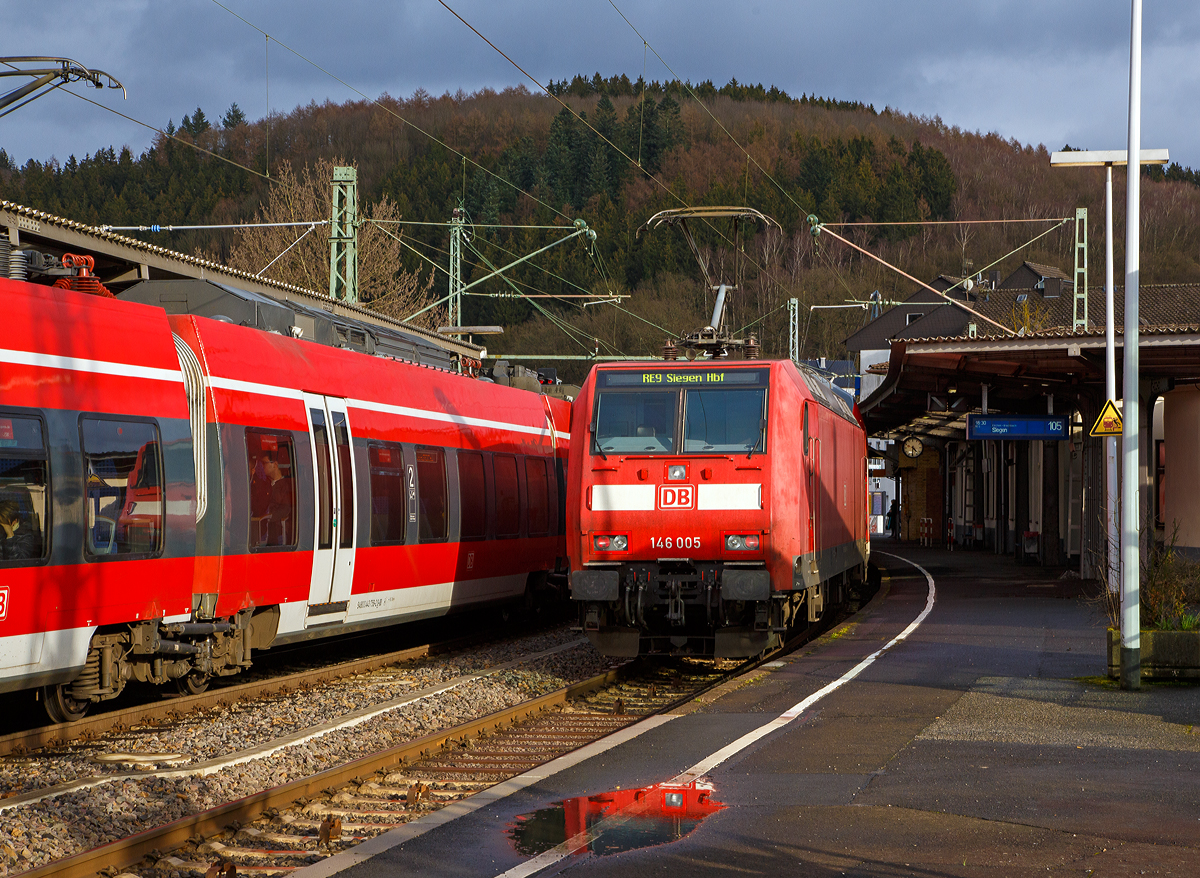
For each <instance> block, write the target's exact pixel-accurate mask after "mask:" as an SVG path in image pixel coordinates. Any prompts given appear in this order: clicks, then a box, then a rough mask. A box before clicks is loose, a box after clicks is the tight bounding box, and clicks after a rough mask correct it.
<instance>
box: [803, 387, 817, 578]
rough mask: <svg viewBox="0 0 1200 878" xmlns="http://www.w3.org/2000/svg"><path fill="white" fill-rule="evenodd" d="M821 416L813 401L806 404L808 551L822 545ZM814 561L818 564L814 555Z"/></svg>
mask: <svg viewBox="0 0 1200 878" xmlns="http://www.w3.org/2000/svg"><path fill="white" fill-rule="evenodd" d="M819 424H820V418H819V417H818V410H817V407H816V406H815V405H813V404H812V403H811V402H808V403H805V404H804V414H803V427H802V430H803V434H804V474H805V479H806V484H805V488H806V489H807V490H806V492H805V493H807V494H808V510H807V512H808V551H809V552H814V553H815V552H816V551H817V550H818V549H819V548H820V547H821V530H820V528H821V440H820V436H819V433H818V429H817V427H818V425H819ZM812 563H813V564H814V565H815V564H816V557H815V555H814V557H813V559H812Z"/></svg>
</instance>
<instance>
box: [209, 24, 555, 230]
mask: <svg viewBox="0 0 1200 878" xmlns="http://www.w3.org/2000/svg"><path fill="white" fill-rule="evenodd" d="M212 2H213V3H215V4H216V5H217V6H219V7H220V8H222V9H224V10H225V11H226V12H228V13H229V14H230V15H232V16H233V17H234V18H236V19H237V20H238V21H240V22H242V23H243V24H245V25H246V26H247V27H250V28H253V29H254V30H256V31H258V32H259V33H260V34H262V35H263V36H267V32H266V31H265V30H263V29H262V28H261V27H259V26H258V25H257V24H255V23H254V22H252V21H250V20H249V19H247V18H246V17H244V16H242V15H239V14H238V13H237V12H234V11H233V10H232V9H230V8H229V7H228V6H226V5H225V4H224V3H222V2H221V0H212ZM442 5H443V6H445V4H444V3H443V4H442ZM446 8H447V9H449V8H450V7H448V6H447V7H446ZM451 11H452V12H453V10H451ZM456 15H457V13H456ZM460 20H461V18H460ZM472 30H474V28H472ZM476 33H478V31H476ZM270 39H271V40H274V41H275V42H276V43H278V44H279V45H280V46H282V47H283V48H284V49H286V50H287V51H289V52H291V53H292V54H293V55H295V56H296V57H297V58H299V59H300V60H301V61H304V62H305V63H307V64H309V65H311V66H312V67H314V68H316V69H317V70H319V71H321V72H322V73H324V74H325V75H326V76H328V77H329V78H330V79H333V80H334V81H335V82H337V83H339V84H340V85H342V86H344V87H345V88H347V89H349V90H350V91H352V92H353V93H354V94H356V95H358V96H359V97H361V98H362V99H363V100H364V101H367V102H368V103H370V104H372V105H374V106H376V107H378V108H379V109H381V110H382V111H383V112H385V113H387V114H388V115H389V116H392V117H393V118H395V119H398V120H400V121H401V122H403V123H404V124H405V125H407V126H409V127H410V128H412V129H413V130H414V131H417V132H419V133H420V134H423V135H424V136H425V137H428V138H429V139H430V140H431V141H433V142H434V143H436V144H438V145H439V146H441V147H443V148H444V149H446V150H447V151H449V152H451V153H453V154H454V155H456V156H458V157H459V158H461V159H462V160H463V161H464V162H470V163H471V165H472V166H474V167H476V168H478V169H479V170H481V171H483V172H484V173H485V174H488V175H489V176H491V177H494V178H495V179H497V180H499V181H500V182H501V183H503V184H504V185H506V186H508V187H509V188H511V189H513V190H514V191H516V192H519V193H520V194H522V195H524V196H526V197H528V198H529V199H530V200H532V201H535V202H536V203H538V204H540V205H542V206H543V207H545V208H546V209H547V210H549V211H550V212H551V213H554V214H557V215H558V216H561V217H562V218H563V219H566V220H571V219H572V218H571V217H569V216H567V215H566V214H565V213H563V212H562V211H561V210H559V209H558V208H556V207H554V205H552V204H549V203H548V202H546V201H543V200H542V199H540V198H538V197H537V196H536V195H534V194H533V193H531V192H526V191H525V190H524V189H522V188H521V187H520V186H518V185H517V184H516V183H513V182H512V181H511V180H509V179H507V178H505V177H502V176H501V175H500V174H497V173H496V172H495V171H493V170H491V169H490V168H486V167H484V166H483V165H481V164H480V163H479V162H477V161H475V160H474V159H473V158H471V157H470V156H468V155H467V154H466V153H464V152H462V151H460V150H457V149H455V148H454V147H453V146H451V145H450V144H448V143H446V142H445V141H443V140H441V139H439V138H438V137H436V136H434V135H433V134H431V133H430V132H428V131H426V130H425V129H424V128H422V127H421V126H419V125H417V124H416V123H415V122H412V121H410V120H408V119H406V118H405V117H404V116H402V115H400V114H399V113H397V112H396V111H395V110H393V109H392V108H391V107H388V106H387V105H385V104H383V103H381V102H380V101H379V100H377V99H375V98H372V97H370V96H369V95H367V94H366V93H365V92H363V91H361V90H359V89H357V88H355V87H354V86H353V85H351V84H350V83H348V82H346V80H344V79H342V78H341V77H340V76H338V75H337V74H335V73H333V72H331V71H329V70H327V69H325V68H324V67H322V66H321V65H320V64H318V63H317V62H316V61H314V60H312V59H311V58H309V57H308V56H307V55H304V54H303V53H302V52H299V51H297V50H296V49H293V48H292V47H291V46H290V45H288V44H287V43H285V42H283V41H281V40H280V39H279V38H278V37H270ZM506 57H507V56H506ZM522 72H524V71H522ZM526 75H528V74H526Z"/></svg>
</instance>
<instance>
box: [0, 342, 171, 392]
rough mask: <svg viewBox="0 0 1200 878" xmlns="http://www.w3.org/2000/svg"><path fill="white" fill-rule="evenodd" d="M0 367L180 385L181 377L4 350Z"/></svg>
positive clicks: (150, 369)
mask: <svg viewBox="0 0 1200 878" xmlns="http://www.w3.org/2000/svg"><path fill="white" fill-rule="evenodd" d="M0 363H12V364H13V365H15V366H36V367H38V368H40V369H65V370H68V371H70V372H88V373H91V374H93V375H118V376H120V377H122V378H146V379H149V380H151V381H172V382H174V383H176V384H182V383H183V373H182V372H180V371H179V370H178V369H157V368H155V367H153V366H135V365H133V364H131V363H112V362H109V361H108V360H88V359H84V358H82V357H62V356H59V355H58V354H39V353H34V352H33V351H14V350H11V349H8V348H0Z"/></svg>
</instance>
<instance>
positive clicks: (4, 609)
mask: <svg viewBox="0 0 1200 878" xmlns="http://www.w3.org/2000/svg"><path fill="white" fill-rule="evenodd" d="M7 616H8V586H3V587H0V622H2V621H4V619H5V617H7Z"/></svg>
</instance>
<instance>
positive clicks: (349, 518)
mask: <svg viewBox="0 0 1200 878" xmlns="http://www.w3.org/2000/svg"><path fill="white" fill-rule="evenodd" d="M330 416H331V417H332V418H333V439H334V443H335V444H336V445H337V457H338V475H339V476H340V479H339V481H340V482H341V487H342V506H341V510H340V513H341V521H340V522H339V531H338V532H339V533H340V534H341V538H340V539H339V540H338V546H339V547H340V548H342V549H353V548H354V469H353V465H354V461H353V460H351V453H352V452H351V448H350V428H349V426H348V425H347V424H346V414H345V412H331V413H330Z"/></svg>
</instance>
